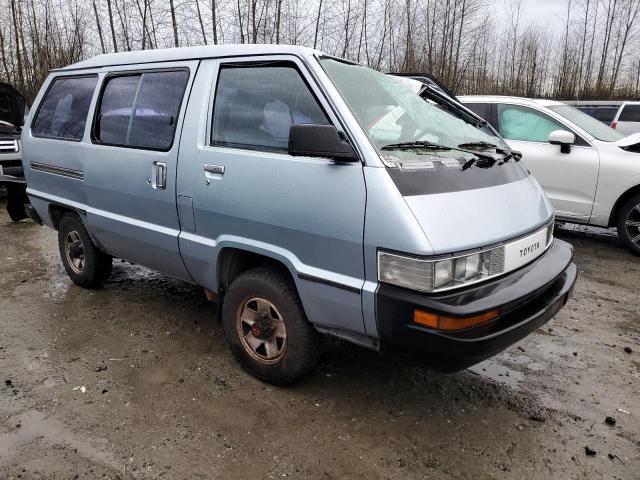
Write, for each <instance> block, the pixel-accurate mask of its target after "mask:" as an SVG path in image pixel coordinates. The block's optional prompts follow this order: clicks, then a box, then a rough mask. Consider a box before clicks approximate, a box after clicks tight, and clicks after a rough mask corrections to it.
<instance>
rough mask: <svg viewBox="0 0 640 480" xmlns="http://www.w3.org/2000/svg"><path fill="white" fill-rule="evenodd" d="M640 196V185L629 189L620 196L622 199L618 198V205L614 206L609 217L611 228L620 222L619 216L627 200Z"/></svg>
mask: <svg viewBox="0 0 640 480" xmlns="http://www.w3.org/2000/svg"><path fill="white" fill-rule="evenodd" d="M638 194H640V184H639V185H635V186H633V187H631V188H629V189H628V190H627V191H626V192H624V193H623V194H622V195H620V197H618V200H616V203H615V204H614V205H613V208H612V209H611V215H610V216H609V224H608V226H609V227H613V226H615V225H616V222H617V221H618V214H619V213H620V209H621V208H622V206H623V205H624V204H625V203H626V202H627V200H629V199H630V198H631V197H633V196H634V195H638Z"/></svg>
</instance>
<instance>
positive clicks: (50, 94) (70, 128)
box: [32, 75, 98, 141]
mask: <svg viewBox="0 0 640 480" xmlns="http://www.w3.org/2000/svg"><path fill="white" fill-rule="evenodd" d="M97 82H98V77H97V76H95V75H93V76H88V77H67V78H64V77H60V78H56V79H55V80H54V81H53V83H52V84H51V86H50V87H49V90H47V93H46V94H45V97H44V99H43V100H42V102H41V103H40V107H39V108H38V113H37V115H36V119H35V121H34V122H33V127H32V133H33V135H34V136H36V137H45V138H58V139H62V140H74V141H79V140H82V136H83V135H84V127H85V125H86V123H87V115H88V113H89V106H90V105H91V98H92V97H93V92H94V90H95V88H96V83H97Z"/></svg>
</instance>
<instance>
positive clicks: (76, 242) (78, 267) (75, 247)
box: [64, 230, 85, 274]
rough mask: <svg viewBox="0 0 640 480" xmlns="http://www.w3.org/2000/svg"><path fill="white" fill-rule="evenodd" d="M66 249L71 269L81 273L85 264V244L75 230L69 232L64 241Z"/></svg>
mask: <svg viewBox="0 0 640 480" xmlns="http://www.w3.org/2000/svg"><path fill="white" fill-rule="evenodd" d="M64 251H65V255H66V257H67V263H68V264H69V266H70V267H71V269H72V270H73V271H74V272H75V273H77V274H81V273H82V272H83V271H84V266H85V257H84V245H83V244H82V239H81V238H80V235H79V234H78V232H76V231H75V230H72V231H70V232H69V233H68V234H67V237H66V238H65V241H64Z"/></svg>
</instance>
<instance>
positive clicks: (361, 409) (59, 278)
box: [0, 209, 640, 480]
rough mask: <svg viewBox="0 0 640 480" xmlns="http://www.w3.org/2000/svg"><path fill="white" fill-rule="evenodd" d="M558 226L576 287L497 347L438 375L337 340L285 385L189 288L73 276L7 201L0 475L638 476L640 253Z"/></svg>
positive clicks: (143, 278) (132, 271)
mask: <svg viewBox="0 0 640 480" xmlns="http://www.w3.org/2000/svg"><path fill="white" fill-rule="evenodd" d="M578 230H580V229H578ZM558 236H559V237H561V238H563V239H565V240H568V241H569V242H571V243H573V244H574V245H575V248H576V259H575V260H576V263H577V264H578V266H579V269H580V277H579V280H578V284H577V287H576V290H575V296H574V298H573V299H572V300H570V301H569V303H568V304H567V306H566V308H565V309H564V310H563V311H561V312H560V313H559V314H558V316H557V317H556V318H555V319H554V320H552V321H551V322H550V323H549V324H547V325H546V326H545V327H544V328H542V329H540V330H539V331H537V332H536V333H534V334H532V335H531V336H529V337H528V338H527V339H525V340H524V341H522V342H520V343H519V344H517V345H515V346H513V347H511V348H510V349H508V350H507V351H506V352H504V353H503V354H501V355H499V356H498V357H496V358H495V359H493V360H491V361H488V362H485V363H483V364H481V365H479V366H477V367H474V368H473V369H472V370H471V371H465V372H462V373H459V374H456V375H441V374H436V373H432V372H429V371H426V370H424V369H422V368H419V367H416V366H413V365H411V364H410V363H407V362H405V361H402V360H397V359H393V358H388V357H383V356H380V355H377V354H376V353H373V352H369V351H366V350H363V349H361V348H358V347H355V346H352V345H348V344H346V343H342V342H338V341H335V342H331V343H330V344H329V346H328V348H327V351H326V353H325V355H324V357H323V359H322V362H321V364H320V366H319V367H318V368H317V370H316V371H315V372H314V373H313V374H312V375H310V376H309V377H308V378H306V379H305V380H304V381H303V382H302V383H300V384H298V385H296V386H294V387H292V388H287V389H282V388H275V387H272V386H269V385H266V384H264V383H262V382H260V381H258V380H256V379H254V378H252V377H250V376H248V375H247V374H246V373H245V372H244V371H243V370H241V368H240V367H239V366H238V365H237V364H236V363H235V361H234V360H233V359H232V357H231V355H230V353H229V351H228V350H227V348H226V346H225V342H224V339H223V332H222V329H221V327H220V326H219V325H218V323H217V322H216V320H215V306H214V305H213V304H210V303H207V302H206V301H205V298H204V296H203V294H202V292H201V291H200V290H199V289H198V288H196V287H194V286H191V285H188V284H186V283H182V282H179V281H176V280H173V279H171V278H169V277H166V276H164V275H161V274H157V273H153V272H150V271H148V270H145V269H143V268H141V267H138V266H135V265H131V264H129V263H124V262H120V261H118V262H117V263H116V265H115V270H114V275H113V277H112V279H111V280H110V281H109V282H108V283H107V284H106V286H105V287H104V288H103V289H100V290H96V291H88V290H83V289H81V288H78V287H76V286H75V285H73V284H72V283H71V282H70V280H69V279H68V277H67V276H66V274H65V272H64V270H63V268H62V266H61V264H60V261H59V259H58V253H57V247H56V234H55V232H53V231H51V230H49V229H46V228H43V227H39V226H37V225H35V224H33V223H31V222H30V221H23V222H20V223H17V224H11V223H10V222H9V220H8V217H7V216H6V215H5V213H4V209H2V213H1V214H0V246H1V247H2V248H1V250H0V291H1V294H0V295H1V296H0V375H1V377H0V479H2V480H5V479H17V478H22V479H40V478H41V479H52V478H55V479H58V478H60V479H91V478H108V479H116V478H119V479H147V478H149V479H151V478H166V479H209V478H212V479H213V478H220V479H229V478H238V479H245V478H246V479H248V478H254V479H262V478H264V479H270V478H293V479H297V478H312V479H377V478H386V479H413V478H436V479H453V478H469V479H471V478H473V479H485V478H518V479H522V478H527V479H534V478H545V479H546V478H553V479H569V478H620V479H639V478H640V395H639V393H640V302H638V297H639V292H640V258H637V257H634V256H632V255H631V254H630V253H628V252H627V251H626V250H625V249H623V248H622V247H621V246H620V245H619V244H618V243H617V240H616V238H615V236H613V235H611V234H605V235H595V234H591V233H584V232H582V231H576V229H573V230H562V231H559V232H558ZM624 347H630V348H631V349H632V352H631V353H627V352H625V350H624ZM79 387H84V389H86V390H85V391H84V392H83V389H81V388H79ZM607 416H612V417H614V418H615V419H616V424H615V425H614V426H611V425H608V424H607V423H605V418H606V417H607ZM585 447H589V448H591V449H593V450H595V452H596V453H595V455H593V456H589V455H587V454H586V452H585Z"/></svg>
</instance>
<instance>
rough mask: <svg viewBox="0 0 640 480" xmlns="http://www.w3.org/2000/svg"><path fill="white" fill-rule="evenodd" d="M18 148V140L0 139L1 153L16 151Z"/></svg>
mask: <svg viewBox="0 0 640 480" xmlns="http://www.w3.org/2000/svg"><path fill="white" fill-rule="evenodd" d="M18 150H19V147H18V140H0V153H16V152H17V151H18Z"/></svg>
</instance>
